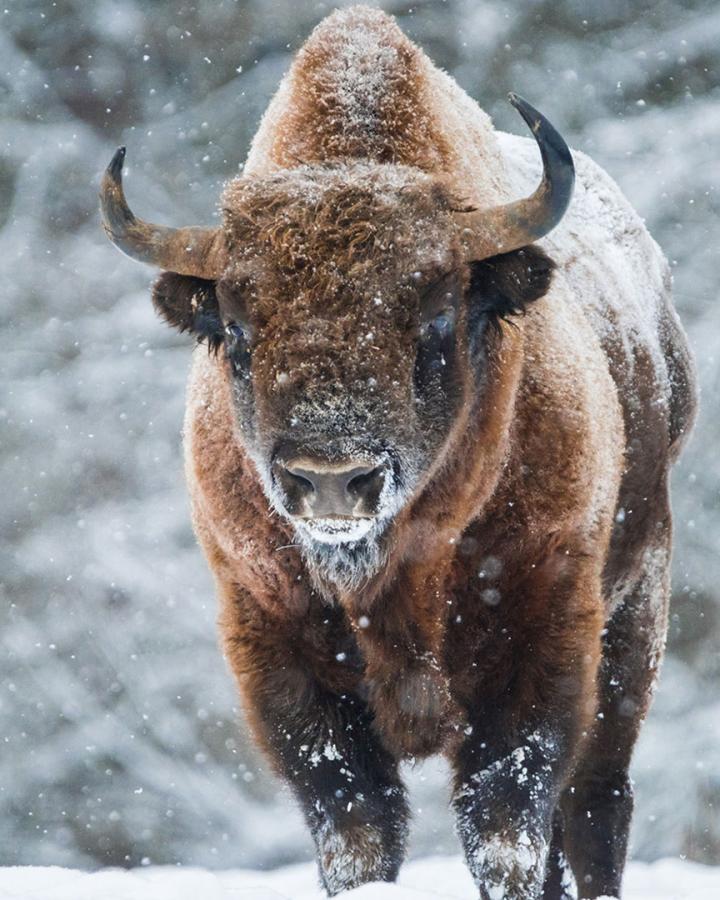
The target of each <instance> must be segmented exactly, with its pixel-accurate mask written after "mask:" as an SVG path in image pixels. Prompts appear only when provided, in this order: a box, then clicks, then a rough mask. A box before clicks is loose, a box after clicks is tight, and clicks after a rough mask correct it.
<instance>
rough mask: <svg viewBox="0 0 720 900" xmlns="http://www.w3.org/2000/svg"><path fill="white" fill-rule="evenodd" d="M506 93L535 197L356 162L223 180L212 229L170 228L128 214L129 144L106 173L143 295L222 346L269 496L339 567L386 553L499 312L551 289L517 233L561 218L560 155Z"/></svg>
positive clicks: (478, 374) (175, 321) (319, 553)
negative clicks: (490, 194) (524, 134)
mask: <svg viewBox="0 0 720 900" xmlns="http://www.w3.org/2000/svg"><path fill="white" fill-rule="evenodd" d="M511 99H512V101H513V103H514V104H515V105H516V106H517V107H518V109H519V110H520V112H521V114H522V115H523V117H524V118H525V119H526V121H527V122H528V123H529V124H530V125H531V127H532V129H533V133H534V134H535V137H536V139H537V141H538V144H539V145H540V149H541V152H542V156H543V162H544V167H545V168H544V176H543V180H542V183H541V185H540V187H539V188H538V189H537V191H536V192H535V194H533V195H532V196H531V197H530V198H527V199H526V200H522V201H518V202H515V203H511V204H508V205H505V206H501V207H496V208H493V209H490V210H475V209H468V208H467V207H463V205H462V203H461V202H460V201H459V199H458V198H456V197H455V196H453V194H452V192H451V191H450V190H449V189H448V188H447V186H446V185H445V183H444V182H443V180H442V179H439V178H438V177H436V176H433V175H429V174H426V173H423V172H421V171H420V170H418V169H415V168H409V167H404V166H400V165H389V164H385V165H379V164H376V163H371V162H363V161H353V162H338V163H334V164H328V165H324V166H320V165H313V166H299V167H297V168H294V169H291V170H282V171H279V172H277V173H276V174H273V175H270V176H265V177H261V178H260V177H255V178H254V177H244V178H239V179H236V180H234V181H232V182H230V184H229V185H228V187H227V188H226V190H225V193H224V196H223V204H222V205H223V224H222V226H221V227H220V228H218V229H201V228H181V229H169V228H164V227H160V226H155V225H150V224H148V223H145V222H142V221H141V220H139V219H137V218H135V216H133V214H132V213H131V212H130V210H129V208H128V206H127V204H126V202H125V198H124V195H123V192H122V183H121V169H122V161H123V158H124V151H123V150H121V151H118V154H116V157H115V158H114V160H113V162H112V163H111V165H110V167H109V168H108V170H107V172H106V175H105V179H104V182H103V189H102V206H103V215H104V222H105V228H106V231H107V232H108V234H109V236H110V238H111V240H112V241H113V242H114V243H115V244H117V245H118V246H119V247H120V249H122V250H124V251H125V252H126V253H128V254H129V255H130V256H133V257H134V258H137V259H141V260H142V261H145V262H150V263H154V264H156V265H158V266H160V267H162V268H164V269H167V270H168V271H166V272H164V274H162V275H161V276H160V278H159V280H158V281H157V282H156V284H155V287H154V291H153V299H154V302H155V305H156V307H157V309H158V310H159V312H160V313H161V314H162V315H163V316H164V317H165V319H167V321H168V322H170V323H171V324H172V325H175V326H177V327H179V328H180V329H182V330H188V331H192V332H194V333H195V334H196V335H197V336H198V338H200V339H201V340H204V341H206V342H207V343H208V345H209V347H210V349H211V350H212V351H213V352H216V353H217V354H218V356H219V360H220V364H221V365H222V366H223V367H224V370H225V372H226V377H227V378H228V379H229V382H230V384H231V386H232V396H233V401H234V416H235V418H236V424H237V426H238V428H237V431H238V433H239V435H240V439H241V441H242V443H243V446H244V449H245V451H246V452H247V454H248V455H249V456H250V458H251V459H252V460H253V462H254V464H255V467H256V469H257V472H258V474H259V476H260V479H261V481H262V483H263V486H264V490H265V493H266V495H267V498H268V500H269V502H270V504H271V505H272V506H273V507H274V508H275V510H276V511H277V512H278V513H280V514H281V515H283V516H285V517H286V518H287V519H289V520H290V521H291V522H292V524H293V526H294V528H295V531H296V533H297V535H298V538H299V539H300V541H301V543H302V545H303V547H304V548H305V551H306V553H307V554H309V555H310V556H311V557H312V558H313V560H314V561H315V562H316V563H317V564H318V565H320V566H321V568H322V569H323V570H324V571H325V573H326V574H327V575H328V576H329V577H330V578H332V579H333V580H336V581H345V582H347V581H348V580H350V581H357V580H359V579H361V578H363V577H366V576H368V575H369V574H370V573H371V572H372V571H373V570H375V569H376V568H377V567H378V565H379V564H380V563H381V561H382V554H383V546H384V541H383V538H382V536H383V534H384V533H385V532H386V531H387V529H388V524H389V523H390V522H391V521H392V519H393V518H394V516H395V515H396V513H397V512H398V511H399V510H400V509H401V508H402V507H403V506H405V505H406V504H407V503H408V502H409V501H411V499H412V498H413V497H414V496H416V495H417V494H418V493H419V492H420V491H421V490H422V488H423V485H425V484H427V482H428V481H429V480H430V479H432V478H433V476H434V475H435V474H436V471H437V469H438V468H439V467H440V466H441V464H442V460H443V458H444V454H443V448H444V447H446V446H447V445H448V442H450V441H451V440H452V437H453V428H454V425H455V424H456V422H457V421H458V411H459V410H460V409H461V408H462V407H463V404H465V403H467V402H472V401H474V400H476V399H477V398H478V397H479V396H481V394H482V386H483V384H484V382H485V378H486V359H487V354H488V348H489V344H490V343H492V341H493V340H498V335H497V333H496V329H493V325H497V323H498V322H499V320H500V319H501V318H505V317H506V316H508V315H510V314H512V313H515V312H519V311H521V310H522V309H523V308H524V307H525V305H526V304H527V303H529V302H531V301H533V300H535V299H536V298H538V297H540V296H542V294H544V293H545V291H546V290H547V288H548V285H549V282H550V276H551V272H552V263H551V261H550V260H549V259H548V258H547V257H546V256H545V255H544V254H543V253H542V252H541V251H540V250H538V249H537V248H533V247H532V246H529V245H530V244H531V242H532V241H534V240H536V239H537V238H539V237H541V236H542V235H544V234H546V233H547V232H548V231H549V230H550V229H551V228H553V227H554V226H555V224H557V222H558V221H559V219H560V217H561V216H562V214H563V213H564V211H565V209H566V207H567V204H568V202H569V199H570V194H571V191H572V185H573V167H572V161H571V158H570V154H569V151H568V149H567V146H566V145H565V143H564V141H563V140H562V138H561V137H560V136H559V135H558V134H557V132H556V131H555V130H554V129H553V128H552V126H551V125H550V124H549V123H548V122H547V120H545V119H544V118H543V117H542V116H541V115H540V113H538V112H537V111H536V110H534V109H533V108H532V107H530V106H529V105H528V104H527V103H525V102H524V101H522V100H520V99H519V98H516V97H514V95H511Z"/></svg>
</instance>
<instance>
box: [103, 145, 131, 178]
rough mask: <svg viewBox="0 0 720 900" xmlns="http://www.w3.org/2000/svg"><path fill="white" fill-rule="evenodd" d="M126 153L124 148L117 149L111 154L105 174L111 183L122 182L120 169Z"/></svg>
mask: <svg viewBox="0 0 720 900" xmlns="http://www.w3.org/2000/svg"><path fill="white" fill-rule="evenodd" d="M126 152H127V150H126V148H125V147H118V148H117V150H116V151H115V153H114V154H113V158H112V159H111V160H110V165H109V166H108V167H107V173H108V175H109V176H110V177H111V178H112V179H113V181H121V180H122V169H123V163H124V162H125V154H126Z"/></svg>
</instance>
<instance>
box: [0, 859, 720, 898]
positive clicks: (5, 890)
mask: <svg viewBox="0 0 720 900" xmlns="http://www.w3.org/2000/svg"><path fill="white" fill-rule="evenodd" d="M343 896H345V897H352V898H353V900H385V898H387V900H423V898H430V897H435V898H437V897H445V898H447V900H466V898H467V900H470V898H475V897H476V896H477V894H476V892H475V890H474V888H473V885H472V881H471V879H470V876H469V874H468V872H467V870H466V869H465V867H464V865H463V864H462V862H461V860H460V859H458V858H457V857H442V856H436V857H430V858H427V859H421V860H416V861H415V862H412V863H410V864H409V865H407V866H405V867H404V869H403V870H402V873H401V875H400V881H399V883H398V884H397V885H389V884H368V885H365V887H362V888H358V890H355V891H349V892H348V893H346V894H344V895H343ZM323 897H325V894H323V893H322V892H321V891H319V890H318V888H317V879H316V876H315V869H314V867H313V866H312V865H311V864H305V865H298V866H289V867H287V868H284V869H276V870H275V871H273V872H251V871H241V870H235V871H227V872H208V871H206V870H204V869H189V868H171V867H169V866H156V867H152V868H145V869H130V870H122V869H104V870H102V871H100V872H94V873H87V872H79V871H77V870H76V869H61V868H58V867H54V866H52V867H41V866H27V867H18V868H7V869H0V898H2V900H100V898H102V900H321V898H323ZM717 897H720V867H711V866H701V865H699V864H697V863H690V862H682V861H680V860H677V859H665V860H660V861H659V862H655V863H652V864H649V865H647V864H644V863H632V864H631V865H630V867H629V870H628V872H627V875H626V879H625V900H716V898H717Z"/></svg>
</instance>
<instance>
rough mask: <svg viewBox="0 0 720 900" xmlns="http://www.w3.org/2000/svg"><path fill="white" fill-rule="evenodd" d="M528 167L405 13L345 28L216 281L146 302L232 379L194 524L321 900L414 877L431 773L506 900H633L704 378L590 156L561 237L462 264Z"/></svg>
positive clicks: (283, 99)
mask: <svg viewBox="0 0 720 900" xmlns="http://www.w3.org/2000/svg"><path fill="white" fill-rule="evenodd" d="M536 157H537V149H536V147H535V144H534V142H533V141H532V140H530V139H524V138H517V137H512V136H510V135H504V134H499V133H497V132H495V131H493V129H492V127H491V124H490V122H489V119H488V118H487V117H486V116H485V114H484V113H483V112H482V111H481V110H480V109H479V108H478V107H477V106H476V105H475V104H474V103H473V102H472V101H471V100H469V98H467V96H466V95H465V94H464V93H463V92H462V91H461V90H460V89H459V88H458V87H457V85H456V84H455V83H454V82H452V80H451V79H449V78H448V77H447V76H446V75H444V74H443V73H441V72H440V71H438V70H437V69H435V68H434V67H433V66H432V64H431V63H430V62H429V61H428V60H427V58H426V57H425V56H424V55H423V54H422V52H421V51H419V50H418V49H417V48H416V47H414V46H413V45H412V44H411V43H410V42H409V41H408V40H407V39H406V38H405V37H404V36H403V35H402V33H401V32H400V31H399V30H398V29H397V27H396V26H395V24H394V23H393V22H392V20H390V19H389V18H388V17H386V16H385V15H384V14H382V13H379V12H377V11H372V10H366V9H362V8H358V9H352V10H348V11H345V12H342V13H337V14H335V15H333V16H331V17H330V18H329V19H327V20H325V22H323V23H322V24H321V25H320V26H319V27H318V28H317V29H316V31H315V32H314V34H313V36H312V37H311V38H310V39H309V41H308V42H307V44H306V45H305V47H304V48H303V49H302V50H301V52H300V54H299V55H298V58H297V60H296V62H295V64H294V66H293V68H292V69H291V71H290V73H289V74H288V75H287V76H286V78H285V80H284V81H283V84H282V85H281V87H280V90H279V92H278V94H277V96H276V97H275V99H274V100H273V101H272V103H271V105H270V108H269V110H268V112H267V114H266V116H265V118H264V119H263V122H262V124H261V126H260V130H259V132H258V134H257V136H256V138H255V141H254V143H253V146H252V149H251V152H250V156H249V159H248V162H247V165H246V168H245V171H244V173H243V176H242V177H241V178H239V179H237V180H236V181H235V182H231V183H230V185H229V186H228V188H227V190H226V192H225V196H224V200H223V206H224V224H223V227H222V229H220V231H219V233H218V234H217V235H213V236H211V239H210V242H209V243H208V242H206V243H203V244H202V250H201V251H200V250H198V251H197V252H196V250H195V247H196V245H195V243H193V242H194V241H195V234H196V233H195V232H192V234H191V235H190V237H188V234H189V232H188V234H186V233H185V232H184V231H183V234H182V243H183V246H184V248H185V250H186V252H187V254H188V256H190V255H193V257H194V259H195V265H196V267H197V269H196V271H199V273H200V276H199V277H198V276H197V274H196V271H189V266H188V271H184V270H183V268H182V267H181V266H176V265H173V264H172V263H171V264H166V263H162V264H163V266H164V267H165V268H166V269H169V270H172V269H173V268H176V270H177V271H179V272H181V274H173V272H172V271H170V272H167V273H166V274H165V275H163V276H161V278H160V280H159V282H158V283H157V285H156V287H155V291H154V300H155V303H156V306H157V307H158V309H159V311H160V312H161V313H162V314H163V315H164V316H165V317H166V318H167V319H168V320H169V321H170V322H171V323H173V324H175V325H178V326H179V327H183V328H189V329H190V330H193V331H195V332H197V333H198V334H199V335H200V336H203V337H204V338H205V340H206V341H207V342H208V343H209V344H210V346H211V349H214V350H215V351H216V352H211V353H208V352H206V350H205V349H204V348H199V349H198V350H197V351H196V353H195V357H194V363H193V369H192V375H191V380H190V387H189V392H188V403H187V416H186V424H185V440H186V449H187V457H186V459H187V477H188V483H189V486H190V493H191V497H192V504H193V511H194V520H195V526H196V530H197V533H198V536H199V538H200V541H201V543H202V545H203V548H204V550H205V553H206V555H207V558H208V560H209V563H210V566H211V568H212V571H213V573H214V576H215V580H216V584H217V590H218V595H219V598H220V602H221V613H220V628H221V634H222V639H223V643H224V648H225V652H226V655H227V658H228V660H229V662H230V665H231V666H232V668H233V670H234V672H235V674H236V676H237V679H238V683H239V686H240V690H241V693H242V696H243V700H244V705H245V708H246V712H247V715H248V718H249V720H250V722H251V725H252V727H253V730H254V732H255V734H256V736H257V738H258V740H259V741H260V742H261V744H262V745H263V747H264V749H265V750H266V752H267V753H268V754H269V756H270V758H271V759H272V761H273V763H274V765H275V767H276V769H277V771H278V772H279V773H280V775H281V776H282V777H284V778H285V779H287V781H288V782H289V783H290V785H291V786H292V788H293V790H294V792H295V793H296V795H297V797H298V799H299V801H300V803H301V805H302V808H303V811H304V813H305V816H306V819H307V821H308V824H309V826H310V828H311V830H312V833H313V836H314V839H315V842H316V845H317V851H318V862H319V867H320V873H321V877H322V880H323V883H324V885H325V887H326V889H327V890H328V892H329V893H330V894H333V893H337V892H339V891H341V890H343V889H345V888H350V887H354V886H357V885H359V884H362V883H365V882H367V881H372V880H392V879H394V877H395V876H396V874H397V871H398V868H399V865H400V863H401V860H402V855H403V849H404V844H405V839H406V833H407V820H408V809H407V804H406V800H405V794H404V788H403V785H402V783H401V780H400V778H399V775H398V764H399V762H400V761H401V760H403V759H408V758H419V757H422V756H426V755H428V754H433V753H443V754H445V755H446V756H447V757H448V759H449V760H450V762H451V765H452V767H453V771H454V786H453V801H452V802H453V804H454V807H455V810H456V813H457V821H458V830H459V834H460V837H461V840H462V843H463V846H464V849H465V853H466V857H467V860H468V865H469V867H470V869H471V871H472V873H473V875H474V877H475V879H476V881H477V884H478V888H479V890H480V894H481V896H482V897H483V898H493V900H494V898H497V897H501V896H503V897H507V898H517V900H520V898H531V897H540V896H543V897H545V898H548V900H549V898H559V897H566V896H570V893H569V891H570V887H569V884H570V882H571V880H572V878H571V877H570V871H572V874H573V875H574V878H575V880H576V882H577V886H578V890H579V894H580V896H582V897H599V896H601V895H613V896H615V895H618V894H619V891H620V879H621V876H622V868H623V864H624V858H625V850H626V841H627V833H628V827H629V822H630V816H631V811H632V789H631V785H630V782H629V780H628V766H629V764H630V758H631V753H632V748H633V745H634V742H635V739H636V737H637V733H638V729H639V726H640V723H641V721H642V719H643V717H644V715H645V712H646V710H647V706H648V702H649V697H650V693H651V689H652V685H653V682H654V679H655V676H656V672H657V667H658V664H659V662H660V658H661V656H662V649H663V643H664V635H665V627H666V617H667V602H668V577H669V576H668V572H669V562H670V541H671V524H670V509H669V500H668V473H669V468H670V465H671V463H672V462H673V460H674V459H675V458H676V456H677V454H678V452H679V449H680V446H681V444H682V441H683V437H684V435H685V434H686V433H687V431H688V429H689V425H690V423H691V420H692V416H693V409H694V394H693V374H692V365H691V361H690V357H689V355H688V350H687V347H686V343H685V339H684V336H683V333H682V330H681V328H680V326H679V324H678V320H677V318H676V316H675V313H674V311H673V309H672V305H671V300H670V277H669V272H668V267H667V264H666V262H665V260H664V259H663V256H662V254H661V252H660V250H659V249H658V247H657V245H656V244H655V243H654V241H653V240H652V238H651V237H650V236H649V235H648V233H647V231H646V229H645V228H644V226H643V224H642V222H641V220H640V219H639V217H638V216H637V214H636V213H635V212H634V211H633V210H632V209H631V208H630V206H629V205H628V203H627V201H626V200H625V199H624V198H623V196H622V195H621V193H620V192H619V190H618V188H617V187H616V186H615V184H614V183H613V182H612V181H611V180H610V179H609V178H608V177H607V175H605V174H604V173H603V172H602V170H600V169H599V168H598V167H597V166H596V165H595V164H594V163H592V161H590V160H589V159H588V158H587V157H585V156H583V155H582V154H579V153H575V154H574V159H575V166H576V171H577V186H576V190H575V196H574V199H573V201H572V203H571V205H570V207H569V210H568V212H567V213H566V214H565V216H564V218H563V219H562V221H561V222H560V224H559V225H558V226H557V227H556V228H555V229H554V230H552V232H551V233H549V234H548V235H547V236H545V237H543V238H542V239H541V240H540V241H538V242H531V241H528V242H527V245H526V246H522V247H515V248H514V249H512V250H510V251H508V252H499V253H495V254H494V255H493V254H490V253H488V252H485V253H484V254H483V255H482V256H481V257H479V258H477V259H474V258H471V259H470V260H468V256H467V253H466V252H465V251H464V250H463V247H464V246H465V245H464V243H463V241H464V237H463V236H462V234H463V232H462V229H461V232H460V235H461V236H460V237H458V233H457V232H455V231H452V230H451V226H450V222H451V220H452V221H453V222H454V221H456V220H457V217H458V216H460V217H461V216H462V215H463V212H462V210H463V209H465V210H475V209H477V208H480V209H482V208H494V207H497V205H498V204H504V203H508V202H509V201H511V200H513V199H514V198H516V197H518V196H526V195H527V194H528V193H529V192H530V191H531V190H532V188H533V186H534V185H535V184H536V183H537V180H538V178H539V175H540V166H539V161H538V160H537V158H536ZM469 215H471V216H472V215H474V213H473V212H470V213H469ZM134 222H135V220H134V219H133V223H131V224H132V227H135V225H134ZM153 227H155V226H153ZM109 228H110V230H111V233H112V223H111V226H109ZM158 235H160V237H162V233H161V232H159V231H154V232H152V233H151V235H150V237H149V238H148V237H147V235H144V236H143V242H144V243H143V247H144V248H145V249H144V250H143V252H146V250H147V247H148V246H151V245H152V244H153V241H156V240H160V237H158ZM449 235H450V236H449ZM202 239H203V241H205V237H204V236H203V238H202ZM198 240H199V239H198ZM117 242H118V243H120V241H119V240H118V241H117ZM498 249H500V250H503V247H502V246H501V245H499V247H498ZM134 255H138V256H139V255H140V254H139V252H137V253H135V254H134ZM184 258H185V257H183V259H184ZM216 258H221V260H222V262H221V266H220V269H218V275H217V277H211V276H212V275H213V272H212V267H211V265H210V262H208V261H209V260H215V259H216ZM181 262H182V260H181ZM348 461H350V462H348ZM350 463H352V466H351V465H350ZM353 466H354V468H353ZM358 473H359V474H358ZM338 485H339V486H338ZM343 492H344V493H343ZM348 497H351V501H350V500H348ZM338 498H339V499H338ZM343 503H344V504H346V505H347V504H348V503H350V506H347V510H348V512H347V514H346V515H345V514H344V515H343V516H338V515H335V514H334V513H333V510H337V509H339V508H340V507H339V506H338V504H340V505H342V504H343ZM313 504H316V505H315V507H313V506H312V505H313ZM323 504H325V505H323ZM333 504H334V505H333ZM321 507H322V511H320V510H321ZM344 508H345V507H343V509H344ZM328 510H329V512H328ZM358 510H360V512H359V513H358Z"/></svg>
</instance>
